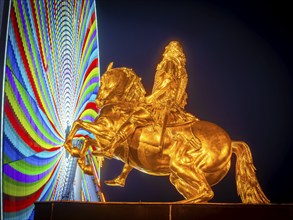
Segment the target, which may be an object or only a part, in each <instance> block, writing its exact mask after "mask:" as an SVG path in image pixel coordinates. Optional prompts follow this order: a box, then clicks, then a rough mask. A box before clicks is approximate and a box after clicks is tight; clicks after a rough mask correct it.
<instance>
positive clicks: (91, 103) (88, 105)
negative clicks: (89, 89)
mask: <svg viewBox="0 0 293 220" xmlns="http://www.w3.org/2000/svg"><path fill="white" fill-rule="evenodd" d="M84 109H85V110H86V109H93V110H94V111H96V112H99V108H98V106H97V104H96V103H95V102H89V103H87V105H86V106H85V108H84Z"/></svg>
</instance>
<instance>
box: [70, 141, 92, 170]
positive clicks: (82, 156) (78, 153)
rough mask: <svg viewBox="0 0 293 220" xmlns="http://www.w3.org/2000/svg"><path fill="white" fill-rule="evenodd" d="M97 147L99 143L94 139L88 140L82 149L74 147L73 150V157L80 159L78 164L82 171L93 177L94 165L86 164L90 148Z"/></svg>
mask: <svg viewBox="0 0 293 220" xmlns="http://www.w3.org/2000/svg"><path fill="white" fill-rule="evenodd" d="M93 145H97V141H96V140H94V139H90V138H89V139H86V140H85V141H84V143H83V145H82V147H81V149H79V148H77V147H74V148H72V155H73V156H75V157H79V158H78V160H77V163H78V165H79V167H80V168H81V169H82V171H83V172H84V173H86V174H88V175H93V167H92V164H89V163H86V162H87V161H86V153H87V151H88V149H89V147H90V146H93Z"/></svg>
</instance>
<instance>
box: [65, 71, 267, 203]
mask: <svg viewBox="0 0 293 220" xmlns="http://www.w3.org/2000/svg"><path fill="white" fill-rule="evenodd" d="M96 102H97V104H98V106H99V107H100V114H99V116H98V117H97V119H96V120H95V121H94V122H93V123H89V122H83V121H80V120H77V121H76V122H75V123H74V124H73V127H72V129H71V131H70V133H69V135H68V138H67V140H66V141H65V143H64V147H65V148H66V149H67V150H68V151H69V153H70V154H71V155H72V156H75V157H78V163H79V165H80V167H81V168H82V170H83V171H84V172H85V173H87V174H92V173H93V168H92V167H91V164H88V163H87V162H86V154H87V152H88V148H89V146H91V145H95V146H96V147H97V148H98V149H99V150H98V151H97V152H95V151H93V152H91V153H92V154H93V155H99V156H108V155H109V151H111V149H109V147H108V146H109V144H110V143H111V141H112V140H113V138H114V137H115V134H116V132H117V129H118V128H119V127H121V126H122V124H123V123H124V122H125V121H127V119H129V116H130V115H132V114H133V112H134V111H137V109H145V110H146V111H147V109H148V106H147V104H145V90H144V88H143V85H142V84H141V82H140V78H139V77H138V76H137V75H136V74H135V73H134V71H133V70H132V69H128V68H113V69H108V70H107V71H106V72H105V73H104V74H103V76H102V77H101V87H100V89H99V92H98V95H97V99H96ZM78 129H85V130H87V131H89V132H91V133H92V134H93V135H94V136H95V139H86V140H85V141H84V143H83V146H82V147H81V149H79V148H77V147H74V146H72V139H73V138H74V135H75V133H76V132H77V130H78ZM161 134H162V127H160V125H157V124H156V123H154V122H152V121H149V123H146V124H145V125H143V124H140V125H138V126H137V127H136V129H135V131H134V132H133V134H132V135H130V136H129V137H128V138H127V140H126V141H124V142H123V143H121V144H120V145H119V146H117V147H116V148H115V149H114V152H113V157H114V158H115V159H118V160H121V161H123V162H124V163H125V167H124V169H123V171H122V174H121V175H120V176H119V177H117V178H116V180H113V181H112V182H111V181H109V182H108V183H109V184H113V185H119V184H121V185H124V182H125V179H126V177H127V175H128V173H129V172H130V171H131V169H132V168H135V169H137V170H139V171H142V172H145V173H147V174H150V175H156V176H169V178H170V181H171V183H172V184H173V185H174V186H175V188H176V189H177V191H178V192H179V193H181V194H182V195H183V196H184V197H185V199H186V200H183V201H182V202H187V203H189V202H190V203H198V202H208V201H209V200H210V199H212V197H213V195H214V193H213V191H212V189H211V186H213V185H215V184H217V183H218V182H219V181H221V180H222V178H223V177H224V176H225V175H226V174H227V172H228V171H229V169H230V165H231V155H232V154H233V153H234V154H235V155H236V157H237V161H236V184H237V191H238V194H239V196H240V197H241V200H242V202H243V203H269V200H268V199H267V198H266V196H265V195H264V193H263V191H262V189H261V187H260V185H259V182H258V180H257V178H256V175H255V168H254V165H253V161H252V155H251V152H250V149H249V146H248V145H247V144H246V143H244V142H238V141H232V140H231V139H230V137H229V135H228V134H227V133H226V132H225V131H224V130H223V129H222V128H220V127H219V126H217V125H215V124H213V123H210V122H207V121H201V120H198V119H196V120H189V121H186V122H182V123H181V122H179V123H175V124H167V125H166V128H165V130H164V135H163V141H161V140H160V135H161ZM160 143H163V144H162V145H161V144H160ZM119 181H120V182H119ZM121 181H122V182H121Z"/></svg>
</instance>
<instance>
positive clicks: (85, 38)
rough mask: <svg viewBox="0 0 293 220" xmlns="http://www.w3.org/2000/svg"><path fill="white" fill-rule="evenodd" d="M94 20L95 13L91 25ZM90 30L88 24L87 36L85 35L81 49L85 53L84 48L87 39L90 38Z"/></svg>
mask: <svg viewBox="0 0 293 220" xmlns="http://www.w3.org/2000/svg"><path fill="white" fill-rule="evenodd" d="M94 21H95V13H93V14H92V16H91V20H90V23H89V25H90V24H92V23H94ZM89 32H90V28H89V26H88V28H87V31H86V34H85V37H84V41H83V45H82V50H81V51H82V53H84V51H83V50H84V46H85V43H86V40H87V38H88V35H89Z"/></svg>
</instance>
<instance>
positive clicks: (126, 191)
mask: <svg viewBox="0 0 293 220" xmlns="http://www.w3.org/2000/svg"><path fill="white" fill-rule="evenodd" d="M281 2H282V1H281ZM283 2H284V3H283V4H281V3H280V2H278V5H275V4H276V3H275V4H271V3H267V1H232V0H231V1H227V0H224V1H211V0H207V1H177V2H175V1H113V0H105V1H98V3H97V7H98V26H99V43H100V61H101V73H103V72H104V71H105V68H106V66H107V65H108V63H109V62H111V61H114V67H121V66H126V67H131V68H133V69H134V71H135V72H136V73H137V74H138V75H139V76H140V77H142V78H143V84H144V85H145V87H146V89H147V91H148V92H150V91H151V88H152V85H153V80H154V75H155V68H156V65H157V63H158V62H159V61H160V59H161V55H162V53H163V50H164V47H165V45H166V44H168V42H169V41H170V40H178V41H180V42H181V43H182V44H183V47H184V51H185V53H186V56H187V71H188V75H189V82H188V88H187V90H188V95H189V99H188V106H187V110H188V111H189V112H191V113H193V114H195V115H196V116H197V117H199V118H200V119H202V120H208V121H211V122H214V123H216V124H218V125H220V126H221V127H223V128H224V129H225V130H226V131H227V132H228V133H229V134H230V135H231V138H232V139H233V140H243V141H246V142H247V143H248V144H249V146H250V148H251V151H252V155H253V158H254V165H255V167H256V168H257V176H258V179H259V181H260V184H261V186H262V188H263V190H264V192H265V193H266V195H267V197H268V198H269V199H270V200H271V202H273V203H287V202H293V190H292V186H293V180H292V178H293V172H292V167H293V162H292V161H293V146H292V145H293V144H292V143H293V138H292V137H293V136H292V134H291V124H292V122H293V120H292V119H293V117H292V112H293V111H292V110H293V106H292V100H293V99H292V96H293V89H292V57H293V56H292V49H293V45H292V40H291V39H293V38H292V23H290V20H289V10H290V7H289V5H288V4H287V3H285V1H283ZM234 167H235V157H233V163H232V167H231V170H230V172H229V174H228V175H227V176H226V177H225V178H224V180H223V181H222V182H220V183H219V184H218V185H216V186H215V187H213V189H214V191H215V198H214V199H213V200H212V202H240V199H239V198H238V196H237V194H236V186H235V169H234ZM121 168H122V163H121V162H119V161H116V160H106V161H105V163H104V167H103V169H102V180H105V179H109V178H113V177H115V175H118V173H119V172H120V170H121ZM103 190H104V193H105V195H106V199H107V200H108V201H175V200H179V199H182V197H181V195H180V194H179V193H177V191H176V190H175V188H174V187H173V186H172V184H171V183H170V182H169V180H168V178H167V177H166V178H165V177H153V176H148V175H146V174H143V173H140V172H137V171H133V172H132V173H131V174H130V175H129V177H128V179H127V182H126V186H125V187H124V188H117V187H109V186H106V185H105V184H103Z"/></svg>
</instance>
